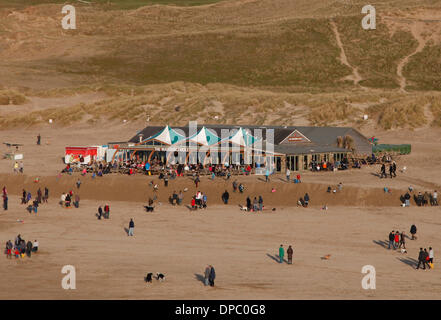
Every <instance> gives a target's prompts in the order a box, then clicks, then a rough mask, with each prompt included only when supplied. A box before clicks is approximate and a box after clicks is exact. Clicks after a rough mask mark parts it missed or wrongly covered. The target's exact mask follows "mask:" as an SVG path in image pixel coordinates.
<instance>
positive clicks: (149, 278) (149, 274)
mask: <svg viewBox="0 0 441 320" xmlns="http://www.w3.org/2000/svg"><path fill="white" fill-rule="evenodd" d="M152 278H153V273H151V272H150V273H147V276H146V277H145V278H144V281H145V282H147V283H148V282H152Z"/></svg>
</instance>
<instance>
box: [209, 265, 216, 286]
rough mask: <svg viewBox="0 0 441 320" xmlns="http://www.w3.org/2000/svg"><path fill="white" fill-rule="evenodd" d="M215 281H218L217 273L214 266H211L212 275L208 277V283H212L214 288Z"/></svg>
mask: <svg viewBox="0 0 441 320" xmlns="http://www.w3.org/2000/svg"><path fill="white" fill-rule="evenodd" d="M214 279H216V271H215V270H214V267H213V266H210V275H209V277H208V282H209V283H210V286H211V287H214Z"/></svg>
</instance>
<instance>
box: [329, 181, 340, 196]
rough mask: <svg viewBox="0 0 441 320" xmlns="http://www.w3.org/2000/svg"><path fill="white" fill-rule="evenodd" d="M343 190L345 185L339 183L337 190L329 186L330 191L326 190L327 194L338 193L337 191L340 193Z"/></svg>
mask: <svg viewBox="0 0 441 320" xmlns="http://www.w3.org/2000/svg"><path fill="white" fill-rule="evenodd" d="M342 189H343V183H341V182H340V183H339V184H338V185H337V188H332V187H331V186H328V189H326V192H327V193H336V192H337V190H338V191H339V192H340V191H341V190H342Z"/></svg>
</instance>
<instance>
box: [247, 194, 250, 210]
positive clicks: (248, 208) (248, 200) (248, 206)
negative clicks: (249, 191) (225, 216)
mask: <svg viewBox="0 0 441 320" xmlns="http://www.w3.org/2000/svg"><path fill="white" fill-rule="evenodd" d="M247 210H248V211H251V199H250V197H249V196H248V197H247Z"/></svg>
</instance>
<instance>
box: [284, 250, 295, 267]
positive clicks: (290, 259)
mask: <svg viewBox="0 0 441 320" xmlns="http://www.w3.org/2000/svg"><path fill="white" fill-rule="evenodd" d="M286 253H287V254H288V264H292V254H293V253H294V250H293V249H292V247H291V246H289V247H288V250H286Z"/></svg>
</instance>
